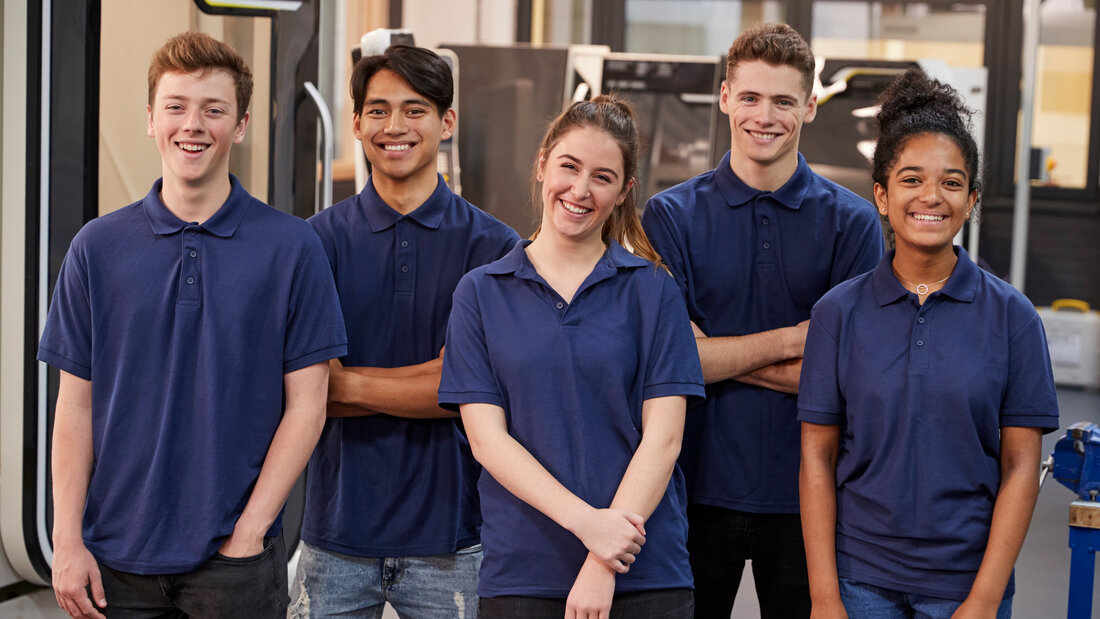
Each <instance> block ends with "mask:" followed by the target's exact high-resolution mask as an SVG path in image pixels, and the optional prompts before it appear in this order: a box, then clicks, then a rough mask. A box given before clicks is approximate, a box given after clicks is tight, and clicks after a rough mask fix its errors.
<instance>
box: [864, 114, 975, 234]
mask: <svg viewBox="0 0 1100 619" xmlns="http://www.w3.org/2000/svg"><path fill="white" fill-rule="evenodd" d="M969 187H970V171H969V170H967V169H966V159H965V158H964V157H963V154H962V151H961V150H960V149H959V147H958V145H957V144H955V142H954V140H952V139H951V138H949V137H947V136H946V135H943V134H940V133H925V134H921V135H918V136H914V137H912V138H909V141H908V142H906V143H905V146H904V147H903V148H902V149H901V152H900V153H899V154H898V158H897V161H896V162H895V163H894V165H893V167H891V169H890V172H889V175H888V176H887V179H886V187H883V186H882V185H879V184H877V183H876V184H875V203H876V205H877V206H878V209H879V212H880V213H882V214H884V215H886V216H887V217H888V218H889V219H890V225H891V226H892V227H893V229H894V239H895V245H896V246H897V249H898V252H899V253H901V252H904V251H919V252H922V253H936V252H944V251H952V249H951V246H952V242H953V239H954V238H955V235H956V234H958V232H959V230H960V229H961V228H962V225H963V222H965V221H966V220H967V219H968V218H969V217H970V211H971V209H973V208H974V203H975V202H976V201H977V199H978V194H977V192H973V191H970V189H969Z"/></svg>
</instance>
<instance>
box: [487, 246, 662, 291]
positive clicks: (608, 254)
mask: <svg viewBox="0 0 1100 619" xmlns="http://www.w3.org/2000/svg"><path fill="white" fill-rule="evenodd" d="M530 244H531V241H530V240H528V239H524V240H522V241H520V242H519V243H516V245H515V247H513V248H512V250H511V251H509V252H508V253H507V254H505V255H504V257H503V258H501V259H500V260H497V261H496V262H492V263H490V264H489V266H488V267H486V270H485V272H486V273H488V274H489V275H509V274H512V275H515V276H516V277H518V278H520V279H535V278H539V279H541V276H539V275H538V272H537V271H535V266H534V265H533V264H531V261H530V260H529V259H528V258H527V246H528V245H530ZM649 264H650V262H649V261H648V260H646V259H644V258H640V257H638V256H635V255H634V254H632V253H630V252H629V251H627V250H626V248H624V247H623V246H622V245H619V243H618V242H617V241H608V243H607V251H605V252H604V253H603V256H601V257H600V259H599V261H598V262H596V266H595V268H593V269H592V273H593V274H594V275H597V278H596V279H595V280H594V281H593V282H592V283H595V282H596V281H600V280H603V279H607V278H608V277H611V276H612V275H614V274H615V272H616V271H618V270H619V269H620V268H623V269H635V268H639V267H644V266H647V265H649ZM589 277H591V275H590V276H589Z"/></svg>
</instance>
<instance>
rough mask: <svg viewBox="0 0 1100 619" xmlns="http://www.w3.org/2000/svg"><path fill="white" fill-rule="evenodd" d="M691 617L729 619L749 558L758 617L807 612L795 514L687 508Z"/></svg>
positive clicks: (807, 587) (775, 618)
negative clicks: (692, 588) (692, 594)
mask: <svg viewBox="0 0 1100 619" xmlns="http://www.w3.org/2000/svg"><path fill="white" fill-rule="evenodd" d="M688 527H689V528H688V552H689V553H691V571H692V573H693V574H694V576H695V615H696V617H699V619H712V618H713V619H719V618H720V619H729V616H730V613H731V612H733V601H734V598H735V597H736V596H737V589H738V587H739V586H740V584H741V572H743V571H744V569H745V561H746V560H752V576H753V580H754V581H755V582H756V597H757V599H758V600H759V601H760V616H761V618H762V619H788V618H792V619H794V618H802V617H809V616H810V585H809V579H808V576H807V573H806V549H805V547H804V546H803V545H802V521H801V519H800V518H799V516H798V514H753V513H749V512H739V511H735V510H732V509H724V508H721V507H714V506H712V505H689V506H688Z"/></svg>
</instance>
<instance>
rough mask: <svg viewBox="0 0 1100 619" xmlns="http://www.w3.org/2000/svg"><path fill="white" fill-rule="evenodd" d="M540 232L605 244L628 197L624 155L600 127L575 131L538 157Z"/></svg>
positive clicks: (578, 128) (630, 181)
mask: <svg viewBox="0 0 1100 619" xmlns="http://www.w3.org/2000/svg"><path fill="white" fill-rule="evenodd" d="M536 178H537V179H538V181H539V182H540V183H542V186H541V187H540V195H541V196H542V228H541V231H540V236H541V235H542V234H547V233H551V234H557V235H559V236H561V237H563V238H567V239H570V240H573V241H577V242H602V231H603V225H604V222H606V221H607V218H608V217H610V216H611V213H612V211H613V210H614V209H615V207H616V206H618V205H620V204H622V203H623V200H625V199H626V194H627V191H629V190H630V186H631V184H632V182H633V181H632V180H628V179H624V178H623V154H622V151H621V150H619V145H618V144H617V143H616V142H615V140H614V139H613V138H612V137H611V136H610V135H608V134H607V133H606V132H604V131H603V130H601V129H596V128H594V127H577V128H575V129H572V130H570V131H569V132H568V133H566V134H565V135H564V136H562V138H561V139H560V140H558V143H557V144H555V145H554V147H553V148H551V149H550V152H549V153H546V154H545V155H543V156H541V157H540V158H539V168H538V174H537V177H536Z"/></svg>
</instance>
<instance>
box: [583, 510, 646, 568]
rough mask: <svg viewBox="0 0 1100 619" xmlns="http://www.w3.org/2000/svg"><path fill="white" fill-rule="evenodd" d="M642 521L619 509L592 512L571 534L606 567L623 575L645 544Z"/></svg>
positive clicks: (636, 515) (632, 514)
mask: <svg viewBox="0 0 1100 619" xmlns="http://www.w3.org/2000/svg"><path fill="white" fill-rule="evenodd" d="M644 523H645V519H644V518H642V517H641V516H639V515H638V514H635V513H634V512H629V511H626V510H623V509H614V508H607V509H593V510H591V511H590V512H589V513H588V514H586V515H585V517H584V518H583V519H582V520H581V522H580V523H579V524H578V526H577V527H576V528H575V530H574V531H573V534H574V535H576V536H577V538H578V539H580V540H581V543H583V544H584V546H585V548H587V549H588V551H589V552H591V553H592V554H593V555H594V556H595V557H596V558H597V559H599V560H600V561H602V562H603V563H604V564H605V565H607V567H609V568H611V569H613V570H615V571H616V572H619V573H620V574H625V573H626V572H627V571H629V570H630V564H631V563H634V561H635V559H636V558H637V555H638V553H639V552H641V550H642V545H643V544H645V524H644Z"/></svg>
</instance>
